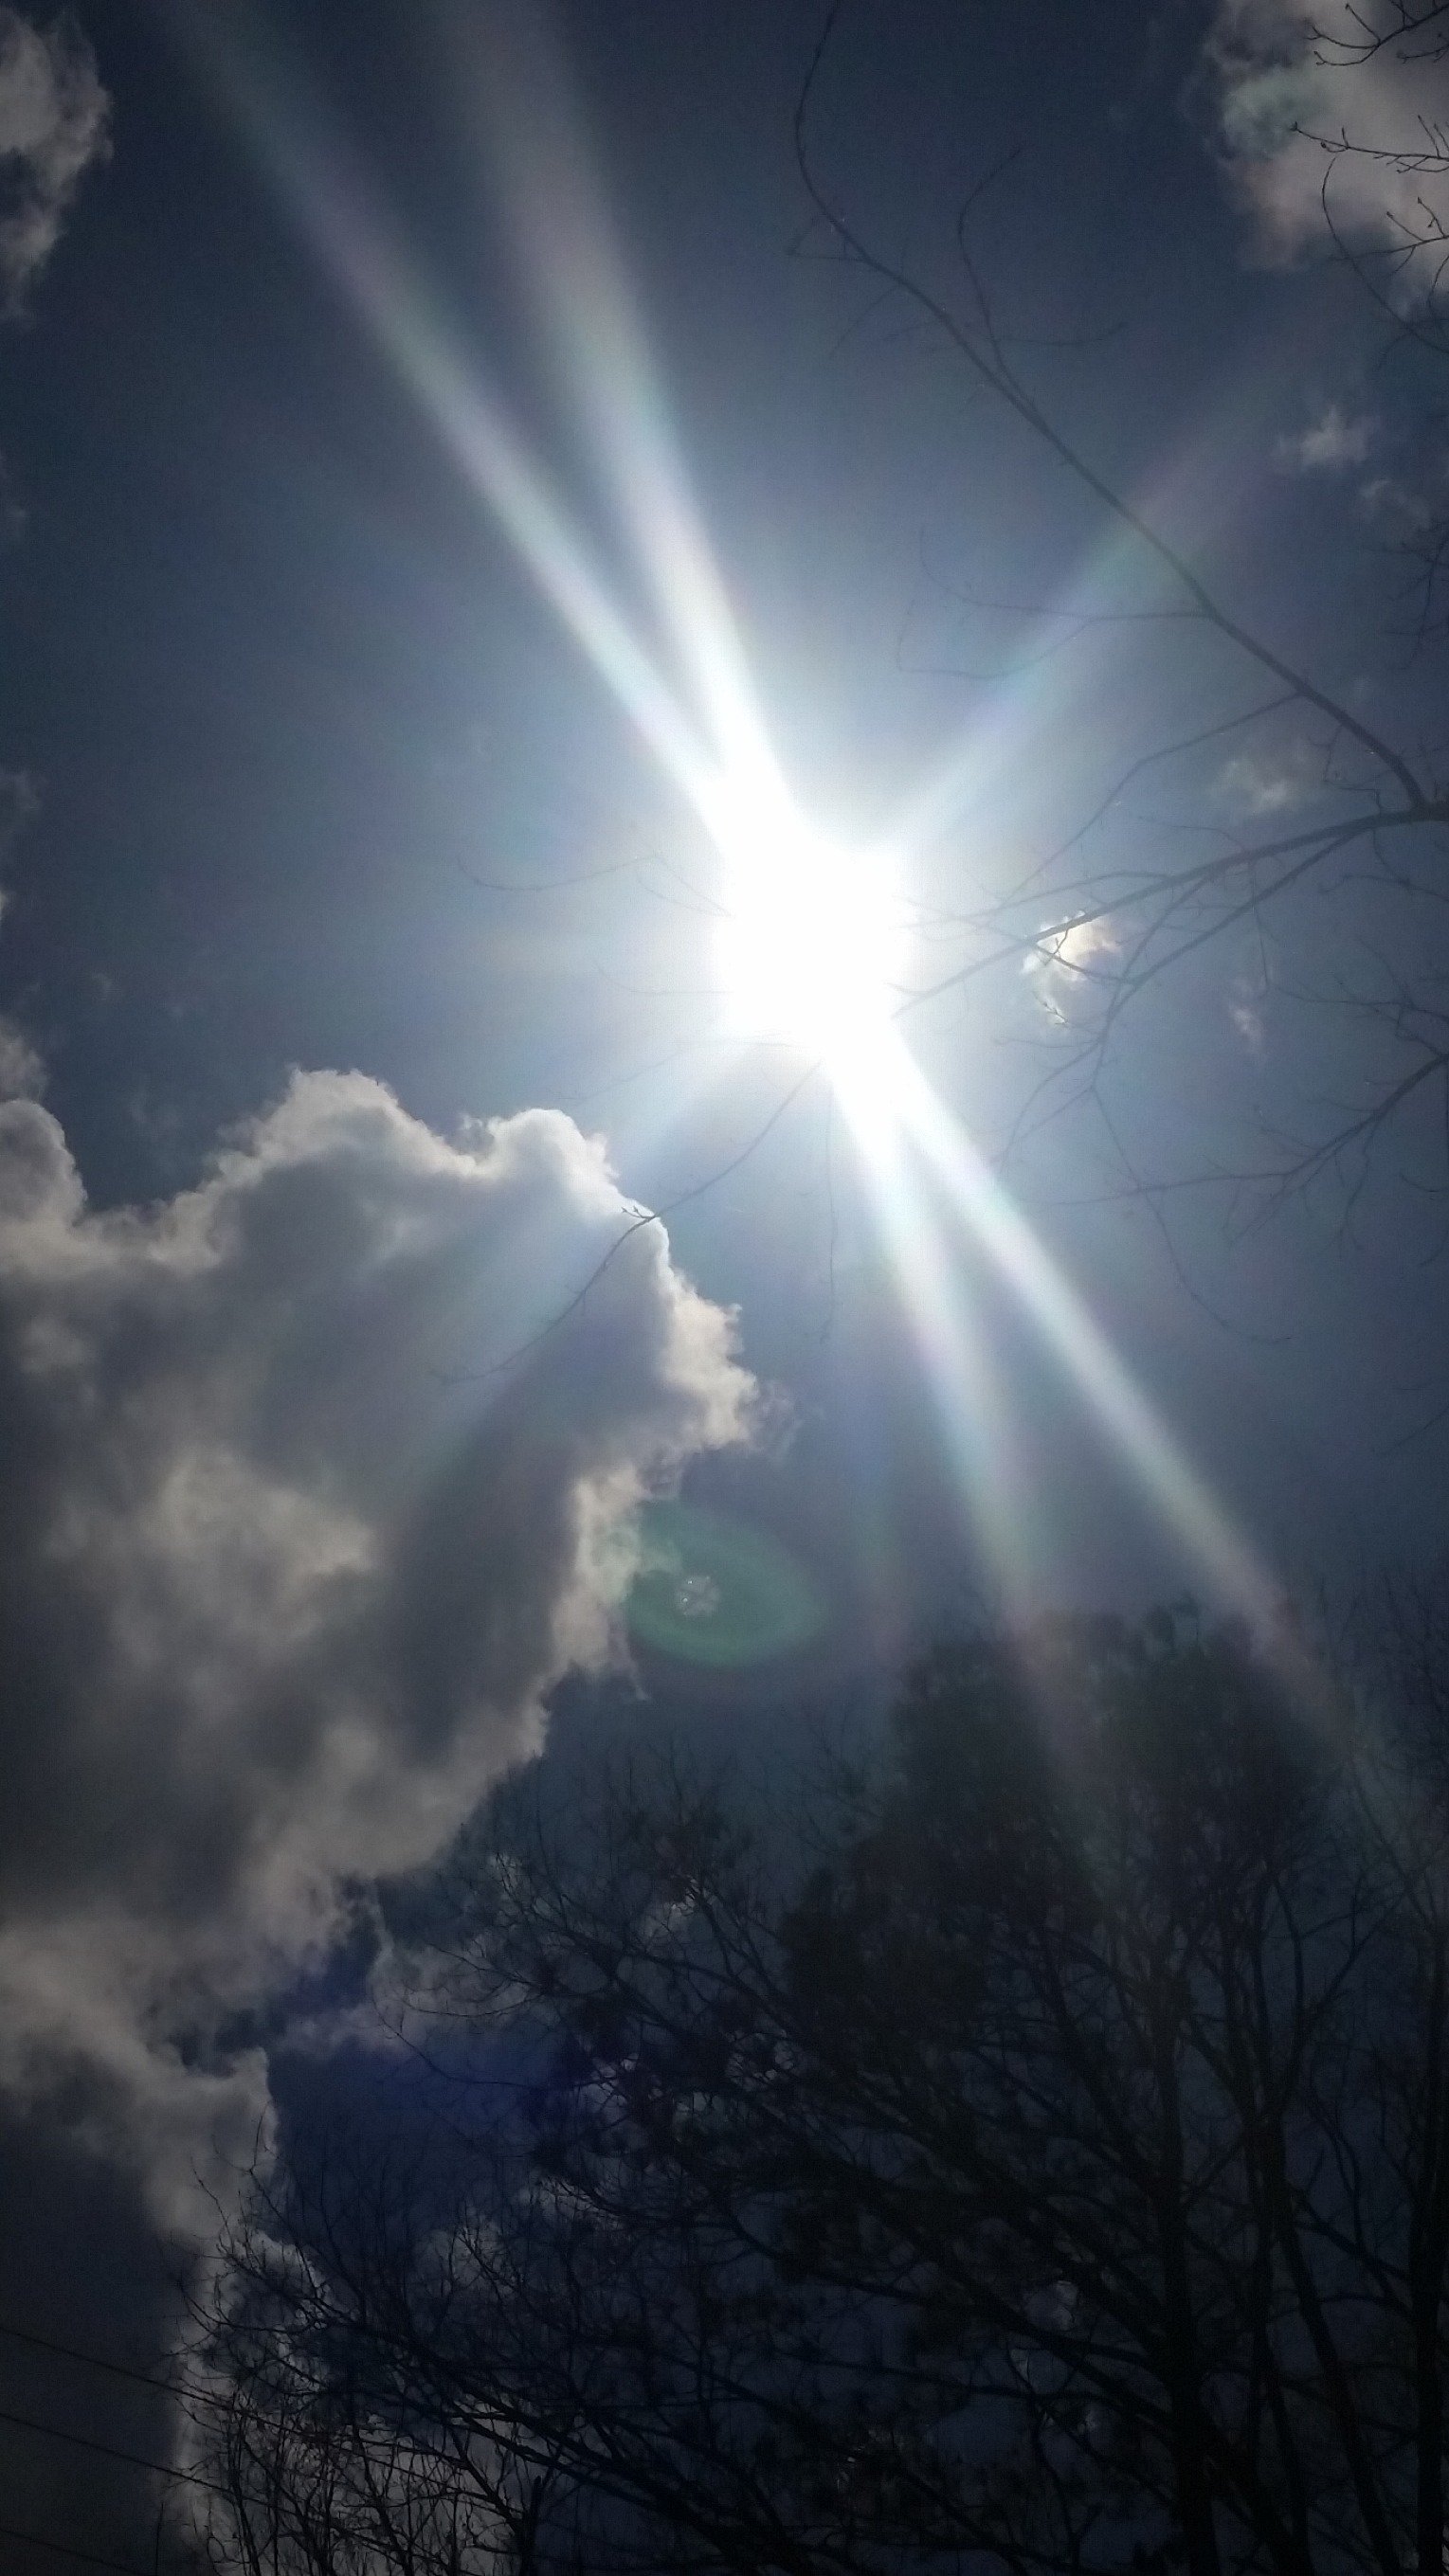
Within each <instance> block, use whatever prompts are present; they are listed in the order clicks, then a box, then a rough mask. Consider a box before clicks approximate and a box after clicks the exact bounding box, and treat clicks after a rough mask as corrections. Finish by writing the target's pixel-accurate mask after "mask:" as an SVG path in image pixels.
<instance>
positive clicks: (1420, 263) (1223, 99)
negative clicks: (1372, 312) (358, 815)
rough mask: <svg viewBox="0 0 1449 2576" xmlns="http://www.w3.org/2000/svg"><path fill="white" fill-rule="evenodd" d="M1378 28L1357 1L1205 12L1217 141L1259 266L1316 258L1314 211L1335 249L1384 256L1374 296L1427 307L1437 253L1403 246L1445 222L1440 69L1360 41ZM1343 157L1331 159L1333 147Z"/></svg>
mask: <svg viewBox="0 0 1449 2576" xmlns="http://www.w3.org/2000/svg"><path fill="white" fill-rule="evenodd" d="M1388 23H1389V13H1388V12H1387V11H1385V12H1384V13H1382V14H1381V15H1380V16H1378V17H1377V18H1376V17H1375V14H1374V12H1373V10H1372V8H1370V9H1369V10H1367V11H1365V10H1364V8H1363V7H1362V5H1361V0H1311V5H1310V0H1219V6H1218V10H1217V16H1216V20H1215V23H1214V27H1213V31H1212V34H1211V36H1210V38H1209V42H1208V49H1207V56H1208V66H1209V71H1210V74H1211V80H1212V89H1213V95H1214V103H1215V110H1216V121H1217V126H1218V133H1219V139H1220V142H1221V145H1222V149H1223V154H1224V158H1225V162H1226V165H1227V168H1228V170H1229V172H1230V174H1231V178H1232V182H1233V186H1234V189H1235V192H1236V193H1237V195H1238V197H1239V198H1240V200H1241V202H1242V204H1243V205H1244V206H1245V207H1246V209H1247V210H1248V212H1249V214H1250V215H1251V218H1252V221H1253V226H1254V231H1255V235H1256V241H1257V248H1258V250H1259V253H1260V255H1261V256H1262V257H1263V258H1265V259H1267V260H1269V261H1270V262H1273V261H1284V262H1287V261H1292V260H1294V259H1296V258H1298V257H1299V256H1300V255H1301V254H1302V253H1303V252H1304V251H1305V250H1306V249H1308V248H1310V247H1315V246H1320V245H1321V244H1322V241H1323V237H1324V203H1325V188H1326V191H1327V203H1328V206H1329V209H1330V211H1331V213H1332V217H1333V221H1334V224H1335V226H1336V228H1337V229H1338V231H1339V233H1340V235H1341V236H1342V237H1343V238H1344V239H1345V240H1347V241H1349V242H1350V243H1352V244H1353V245H1354V246H1356V247H1358V248H1361V249H1365V250H1370V251H1373V250H1377V251H1382V252H1385V253H1388V254H1391V256H1390V258H1389V259H1388V260H1387V261H1386V263H1385V267H1384V269H1383V270H1381V271H1380V279H1381V283H1382V284H1383V285H1384V286H1385V287H1386V288H1390V287H1391V288H1392V291H1393V292H1394V293H1395V294H1396V295H1397V296H1398V297H1399V298H1400V300H1402V301H1403V302H1405V303H1412V302H1413V301H1414V300H1415V299H1416V298H1418V297H1419V296H1421V295H1427V294H1432V293H1433V292H1435V291H1436V288H1437V285H1438V282H1439V259H1440V255H1441V254H1442V248H1443V242H1442V238H1440V239H1439V240H1438V242H1437V247H1436V245H1435V243H1434V242H1433V241H1430V242H1428V243H1427V244H1426V246H1425V248H1424V250H1423V251H1422V252H1413V251H1410V249H1409V245H1410V244H1412V243H1414V242H1418V241H1421V240H1423V238H1424V236H1425V234H1426V231H1428V232H1430V233H1432V232H1433V230H1434V227H1435V225H1436V224H1437V223H1438V222H1439V221H1441V220H1443V219H1445V218H1449V165H1446V158H1445V154H1444V151H1443V149H1442V145H1441V143H1440V141H1439V140H1438V138H1439V137H1440V136H1441V135H1442V133H1443V130H1444V128H1445V126H1446V125H1449V55H1445V56H1444V57H1442V58H1440V59H1436V58H1435V53H1434V48H1433V45H1432V43H1431V42H1430V41H1428V40H1424V39H1421V40H1420V42H1419V44H1418V45H1417V47H1416V46H1415V45H1414V44H1413V43H1412V41H1410V42H1407V43H1406V42H1402V41H1401V42H1398V43H1389V44H1386V45H1384V46H1383V47H1382V48H1381V49H1379V50H1377V51H1374V52H1372V53H1370V54H1368V55H1367V56H1365V53H1364V44H1365V37H1366V35H1368V34H1371V33H1372V32H1373V31H1374V29H1375V28H1376V27H1379V26H1386V25H1387V24H1388ZM1345 138H1346V139H1347V140H1348V141H1349V142H1350V143H1352V144H1354V145H1357V146H1359V147H1361V148H1360V149H1359V150H1357V151H1347V152H1345V151H1343V150H1342V149H1339V148H1335V147H1338V146H1340V145H1341V143H1342V142H1343V140H1344V139H1345Z"/></svg>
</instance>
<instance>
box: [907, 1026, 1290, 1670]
mask: <svg viewBox="0 0 1449 2576" xmlns="http://www.w3.org/2000/svg"><path fill="white" fill-rule="evenodd" d="M889 1051H890V1064H889V1074H888V1080H889V1097H890V1098H891V1100H892V1102H893V1103H894V1107H895V1111H896V1114H897V1116H898V1117H899V1119H900V1122H901V1125H902V1128H903V1130H904V1132H905V1134H906V1136H907V1137H908V1138H909V1140H910V1142H911V1144H912V1145H913V1146H914V1147H915V1148H916V1149H917V1151H918V1152H919V1154H920V1155H921V1157H922V1159H923V1161H924V1162H925V1163H926V1164H927V1165H928V1167H929V1168H930V1170H931V1172H932V1174H933V1175H934V1178H935V1180H936V1182H937V1184H938V1186H939V1187H940V1188H941V1189H942V1190H943V1191H944V1192H945V1193H946V1196H947V1198H948V1200H949V1202H950V1204H951V1205H953V1206H954V1207H955V1209H956V1210H957V1212H958V1214H959V1215H960V1216H961V1217H962V1218H964V1220H965V1222H966V1224H967V1225H968V1226H969V1228H970V1231H971V1235H972V1238H973V1240H974V1241H975V1242H976V1243H977V1244H978V1245H979V1246H980V1247H981V1249H982V1251H983V1252H985V1253H986V1254H987V1256H988V1257H989V1258H990V1260H991V1261H992V1262H993V1263H994V1265H995V1267H996V1269H997V1270H998V1271H999V1272H1000V1274H1001V1276H1002V1277H1003V1278H1004V1279H1005V1280H1006V1281H1007V1282H1008V1284H1009V1286H1010V1287H1011V1289H1012V1290H1013V1292H1014V1294H1015V1296H1016V1297H1017V1299H1018V1300H1019V1302H1020V1304H1021V1306H1022V1308H1023V1309H1024V1311H1025V1312H1026V1313H1027V1314H1029V1315H1030V1316H1031V1318H1032V1321H1033V1322H1034V1323H1035V1325H1036V1326H1037V1329H1038V1331H1039V1332H1040V1333H1041V1335H1042V1338H1043V1340H1044V1341H1045V1342H1046V1343H1047V1345H1048V1347H1049V1348H1050V1349H1051V1351H1052V1352H1053V1353H1054V1355H1055V1357H1056V1358H1057V1360H1058V1362H1059V1363H1060V1365H1061V1366H1062V1367H1063V1369H1064V1371H1065V1373H1066V1375H1067V1376H1068V1378H1069V1379H1070V1381H1071V1383H1072V1384H1073V1385H1074V1386H1075V1388H1076V1389H1077V1391H1078V1393H1079V1394H1080V1395H1081V1396H1082V1398H1083V1399H1084V1401H1085V1402H1086V1404H1087V1405H1088V1407H1089V1409H1090V1410H1091V1412H1092V1413H1093V1414H1094V1415H1095V1417H1096V1419H1097V1421H1098V1422H1099V1423H1100V1425H1101V1426H1102V1428H1103V1429H1104V1430H1105V1431H1106V1432H1107V1433H1108V1435H1109V1437H1110V1438H1111V1440H1112V1442H1113V1445H1114V1446H1115V1448H1116V1449H1117V1451H1118V1453H1119V1455H1120V1456H1121V1457H1122V1459H1123V1461H1124V1463H1125V1464H1126V1465H1127V1466H1128V1467H1129V1468H1130V1469H1131V1471H1132V1472H1133V1474H1134V1475H1135V1477H1136V1479H1137V1482H1138V1484H1139V1485H1140V1487H1141V1488H1142V1490H1143V1492H1144V1493H1145V1494H1146V1495H1147V1497H1148V1498H1149V1500H1150V1501H1151V1502H1152V1503H1153V1505H1154V1506H1155V1508H1156V1510H1157V1511H1158V1513H1159V1514H1160V1516H1161V1518H1162V1519H1163V1520H1164V1522H1165V1523H1166V1524H1167V1526H1168V1528H1169V1529H1171V1530H1172V1531H1173V1532H1174V1534H1175V1536H1176V1537H1177V1539H1178V1541H1179V1543H1180V1544H1181V1545H1182V1547H1183V1549H1184V1550H1185V1552H1186V1554H1187V1555H1188V1558H1189V1560H1190V1561H1191V1562H1192V1563H1193V1564H1194V1566H1195V1567H1196V1569H1197V1571H1198V1572H1199V1574H1200V1575H1201V1576H1202V1577H1203V1578H1204V1579H1205V1581H1206V1582H1207V1584H1208V1585H1209V1586H1210V1587H1211V1590H1212V1591H1213V1593H1214V1594H1215V1595H1217V1596H1218V1598H1219V1599H1220V1600H1222V1601H1223V1602H1224V1603H1225V1604H1226V1605H1228V1606H1229V1607H1231V1608H1232V1609H1233V1610H1235V1611H1237V1612H1238V1613H1239V1614H1240V1615H1241V1616H1243V1617H1244V1618H1246V1619H1248V1620H1249V1621H1250V1622H1251V1623H1252V1625H1253V1626H1254V1627H1255V1628H1256V1629H1257V1630H1259V1631H1260V1632H1262V1633H1264V1634H1267V1635H1271V1634H1273V1633H1274V1632H1275V1631H1276V1630H1277V1628H1278V1627H1279V1626H1280V1624H1281V1618H1282V1606H1283V1604H1282V1590H1281V1586H1279V1585H1278V1584H1276V1583H1275V1582H1274V1581H1273V1579H1272V1577H1271V1575H1270V1574H1269V1573H1268V1571H1267V1570H1266V1569H1265V1568H1264V1567H1263V1566H1262V1565H1261V1564H1260V1563H1259V1561H1258V1559H1257V1557H1256V1556H1255V1554H1254V1552H1253V1550H1252V1549H1251V1548H1250V1547H1249V1546H1248V1544H1247V1542H1246V1540H1245V1539H1244V1538H1243V1537H1242V1535H1241V1534H1240V1532H1239V1531H1238V1530H1236V1529H1235V1528H1234V1526H1233V1524H1232V1522H1231V1521H1230V1520H1229V1518H1228V1516H1227V1514H1226V1513H1225V1512H1224V1510H1223V1508H1222V1506H1221V1504H1220V1503H1219V1502H1218V1501H1217V1499H1216V1497H1215V1496H1214V1495H1213V1493H1212V1492H1211V1491H1210V1489H1209V1487H1208V1486H1207V1484H1206V1483H1205V1482H1204V1480H1203V1478H1202V1477H1201V1476H1200V1475H1199V1474H1198V1472H1197V1469H1196V1468H1195V1467H1194V1466H1193V1465H1192V1463H1191V1461H1190V1460H1189V1459H1188V1458H1187V1457H1186V1455H1185V1454H1184V1452H1183V1450H1182V1448H1181V1446H1180V1445H1179V1443H1178V1442H1177V1441H1176V1440H1175V1439H1174V1437H1173V1435H1172V1433H1171V1432H1170V1431H1169V1430H1168V1428H1167V1426H1166V1424H1165V1423H1164V1422H1163V1421H1162V1420H1161V1418H1160V1417H1159V1415H1158V1414H1157V1412H1156V1411H1155V1409H1154V1408H1153V1406H1152V1405H1151V1404H1150V1403H1149V1402H1148V1399H1147V1397H1146V1396H1145V1395H1144V1394H1143V1392H1142V1390H1141V1388H1140V1387H1139V1386H1138V1385H1137V1383H1136V1381H1135V1379H1134V1378H1133V1377H1132V1374H1131V1372H1130V1371H1129V1369H1128V1368H1127V1367H1126V1365H1125V1364H1124V1362H1123V1361H1122V1359H1121V1358H1120V1357H1119V1355H1118V1353H1117V1352H1116V1351H1115V1350H1114V1349H1113V1347H1112V1345H1111V1343H1110V1342H1109V1340H1108V1339H1107V1336H1106V1334H1105V1333H1104V1332H1103V1331H1102V1328H1101V1326H1100V1325H1099V1324H1098V1323H1097V1321H1096V1319H1095V1317H1094V1316H1093V1315H1092V1314H1091V1312H1090V1311H1089V1309H1088V1307H1087V1305H1086V1304H1085V1302H1084V1300H1083V1299H1082V1298H1081V1297H1080V1296H1079V1295H1078V1293H1077V1291H1076V1290H1075V1289H1074V1288H1073V1287H1072V1286H1071V1285H1070V1283H1069V1281H1068V1280H1067V1279H1065V1278H1064V1277H1063V1275H1062V1272H1061V1271H1060V1270H1059V1269H1058V1267H1057V1265H1056V1264H1055V1262H1054V1261H1053V1260H1052V1259H1051V1257H1050V1255H1049V1254H1048V1253H1047V1251H1046V1250H1045V1248H1044V1246H1043V1245H1042V1244H1041V1243H1040V1242H1039V1241H1038V1239H1037V1236H1036V1234H1035V1233H1034V1231H1033V1229H1032V1227H1031V1226H1030V1225H1029V1224H1028V1222H1027V1220H1026V1218H1025V1217H1024V1216H1023V1215H1022V1213H1021V1211H1020V1209H1019V1208H1017V1207H1016V1206H1015V1205H1014V1204H1013V1202H1012V1200H1011V1198H1010V1197H1009V1195H1008V1193H1007V1191H1006V1190H1005V1189H1004V1188H1003V1186H1002V1184H1001V1182H1000V1181H999V1180H998V1179H997V1178H996V1175H995V1174H994V1173H993V1172H992V1170H991V1169H990V1167H989V1165H988V1164H987V1163H986V1161H985V1160H984V1158H983V1157H982V1155H981V1154H980V1153H979V1152H978V1151H977V1148H976V1147H975V1145H974V1144H973V1143H972V1141H971V1139H970V1137H969V1136H968V1135H967V1134H966V1131H965V1129H964V1128H963V1127H962V1126H961V1125H960V1124H959V1122H958V1121H957V1120H955V1119H954V1118H952V1116H951V1115H950V1113H949V1111H948V1110H947V1109H946V1107H945V1105H944V1103H943V1102H942V1101H941V1099H940V1098H939V1096H938V1094H937V1093H936V1092H935V1091H934V1090H933V1089H932V1087H931V1085H930V1083H929V1082H928V1081H927V1079H926V1077H925V1075H924V1074H923V1073H922V1072H921V1070H920V1067H919V1066H918V1064H917V1063H916V1061H915V1059H914V1057H913V1056H912V1055H911V1054H910V1052H909V1050H908V1049H907V1048H906V1046H905V1045H904V1043H903V1042H902V1041H901V1040H900V1038H899V1036H898V1034H897V1033H896V1032H894V1031H892V1032H890V1033H889Z"/></svg>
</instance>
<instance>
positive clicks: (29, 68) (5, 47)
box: [0, 7, 110, 309]
mask: <svg viewBox="0 0 1449 2576" xmlns="http://www.w3.org/2000/svg"><path fill="white" fill-rule="evenodd" d="M109 116H110V101H109V99H108V98H107V96H106V93H105V91H104V89H103V88H102V87H101V82H100V75H99V73H98V71H97V69H96V60H95V56H94V54H93V53H92V52H91V49H90V46H89V45H88V44H87V43H86V40H85V38H84V36H83V35H82V34H81V32H80V30H79V28H78V27H77V26H76V25H75V24H74V22H73V21H72V20H71V19H70V18H68V17H62V18H57V19H55V20H54V21H53V23H52V24H51V25H50V26H49V27H45V28H41V27H38V26H36V25H34V24H33V23H32V21H31V20H30V19H28V18H23V17H21V15H20V13H19V11H18V10H16V9H10V8H4V7H0V300H3V302H4V303H6V304H8V305H9V306H10V307H11V308H12V309H13V308H14V307H15V306H16V305H18V304H19V303H20V302H21V301H22V300H23V298H24V296H25V293H26V290H27V289H28V288H29V287H30V286H32V285H33V284H34V282H35V280H36V279H37V278H38V276H39V275H40V272H41V270H42V269H43V268H44V266H45V264H46V261H47V260H48V259H49V257H50V255H51V252H52V251H53V250H54V248H55V245H56V243H57V241H58V240H59V238H60V234H61V228H62V226H63V224H64V222H65V218H66V215H67V214H68V212H69V210H70V206H71V201H72V199H73V198H74V196H75V192H76V190H77V188H78V187H79V185H80V182H81V179H82V178H83V176H84V174H85V172H86V170H87V169H88V168H89V166H90V164H91V163H92V162H93V161H96V160H99V159H100V158H101V157H102V156H103V155H104V153H105V151H106V148H107V139H106V138H107V125H108V120H109Z"/></svg>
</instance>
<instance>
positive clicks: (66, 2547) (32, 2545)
mask: <svg viewBox="0 0 1449 2576" xmlns="http://www.w3.org/2000/svg"><path fill="white" fill-rule="evenodd" d="M0 2540H23V2541H24V2543H25V2545H26V2547H27V2549H45V2550H48V2551H49V2553H50V2555H51V2556H52V2557H53V2558H70V2559H73V2560H74V2561H75V2563H76V2565H77V2566H79V2567H108V2568H110V2569H111V2571H112V2576H141V2570H140V2568H139V2567H133V2566H132V2565H131V2562H130V2560H129V2558H98V2557H97V2556H96V2553H95V2551H94V2550H93V2549H72V2548H71V2546H70V2544H69V2542H68V2541H64V2540H47V2539H46V2537H45V2535H44V2533H43V2532H40V2531H21V2530H19V2529H18V2527H17V2526H16V2525H15V2524H14V2523H13V2522H0Z"/></svg>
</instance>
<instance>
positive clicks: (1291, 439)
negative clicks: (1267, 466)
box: [1273, 402, 1378, 474]
mask: <svg viewBox="0 0 1449 2576" xmlns="http://www.w3.org/2000/svg"><path fill="white" fill-rule="evenodd" d="M1377 431H1378V424H1377V423H1376V422H1375V421H1374V420H1372V419H1370V418H1369V416H1368V415H1367V414H1366V413H1350V412H1346V411H1345V410H1344V408H1343V405H1342V404H1341V403H1336V402H1330V403H1325V404H1324V406H1323V409H1322V410H1321V411H1320V412H1318V413H1317V414H1316V416H1315V417H1314V418H1313V419H1312V420H1310V421H1309V423H1308V425H1307V427H1306V428H1304V429H1300V430H1295V431H1293V432H1291V433H1285V434H1284V436H1283V437H1281V438H1280V439H1278V440H1277V441H1276V442H1275V445H1274V448H1273V462H1274V464H1275V465H1277V466H1278V467H1279V468H1280V470H1281V471H1282V472H1283V473H1285V474H1342V473H1344V472H1346V471H1347V469H1348V468H1349V467H1350V466H1354V465H1363V464H1365V463H1366V462H1367V460H1368V456H1369V453H1370V451H1371V449H1372V447H1373V445H1374V441H1375V438H1376V436H1377Z"/></svg>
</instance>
